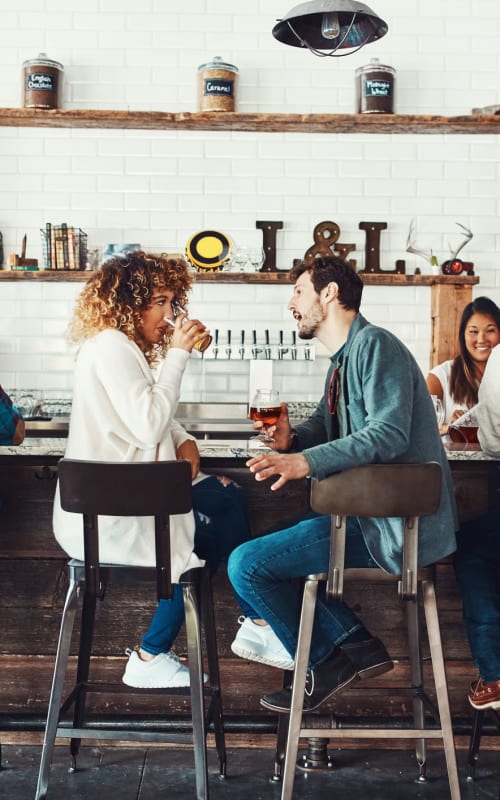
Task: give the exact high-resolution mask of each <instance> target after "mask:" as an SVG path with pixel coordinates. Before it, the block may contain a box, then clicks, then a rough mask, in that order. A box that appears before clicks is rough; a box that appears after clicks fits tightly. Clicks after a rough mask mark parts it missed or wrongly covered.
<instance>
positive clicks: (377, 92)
mask: <svg viewBox="0 0 500 800" xmlns="http://www.w3.org/2000/svg"><path fill="white" fill-rule="evenodd" d="M391 95H392V83H390V82H389V81H377V80H369V79H368V78H367V79H366V81H365V97H390V96H391Z"/></svg>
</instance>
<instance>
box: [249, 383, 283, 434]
mask: <svg viewBox="0 0 500 800" xmlns="http://www.w3.org/2000/svg"><path fill="white" fill-rule="evenodd" d="M280 411H281V406H280V396H279V392H277V391H276V390H275V389H257V391H256V392H255V394H254V396H253V398H252V402H251V403H250V411H249V413H248V416H249V417H250V419H252V420H253V421H254V422H262V424H263V426H264V427H263V428H262V430H261V432H260V434H259V436H258V437H256V441H262V442H264V443H265V442H273V441H274V439H273V437H272V436H269V434H268V432H267V428H269V427H271V426H272V425H276V423H277V421H278V419H279V416H280Z"/></svg>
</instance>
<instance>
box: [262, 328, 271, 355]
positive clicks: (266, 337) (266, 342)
mask: <svg viewBox="0 0 500 800" xmlns="http://www.w3.org/2000/svg"><path fill="white" fill-rule="evenodd" d="M264 352H265V356H266V358H267V359H269V358H271V348H270V346H269V330H268V329H267V328H266V330H265V331H264Z"/></svg>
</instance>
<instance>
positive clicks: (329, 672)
mask: <svg viewBox="0 0 500 800" xmlns="http://www.w3.org/2000/svg"><path fill="white" fill-rule="evenodd" d="M357 678H358V675H357V672H356V667H355V666H354V664H353V663H352V661H351V660H350V659H349V658H348V657H347V656H346V655H345V654H344V653H343V652H342V651H337V652H336V654H335V655H334V656H332V657H331V658H329V659H328V661H324V662H323V664H320V665H319V667H315V669H310V670H309V671H308V673H307V678H306V688H305V693H304V706H303V708H304V711H314V709H315V708H318V706H320V705H321V703H324V702H325V700H328V698H330V697H331V696H332V695H334V694H335V692H338V691H339V690H340V689H343V688H344V687H345V686H347V685H348V684H349V683H352V681H355V680H357ZM291 701H292V691H291V689H288V688H286V689H280V690H279V691H278V692H273V693H272V694H266V695H264V697H262V698H261V701H260V704H261V705H262V706H264V708H269V709H271V711H289V710H290V704H291Z"/></svg>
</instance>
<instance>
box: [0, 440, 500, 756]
mask: <svg viewBox="0 0 500 800" xmlns="http://www.w3.org/2000/svg"><path fill="white" fill-rule="evenodd" d="M65 444H66V440H65V439H38V440H37V439H27V440H25V444H23V445H20V446H18V447H0V476H1V477H0V503H1V506H0V519H1V528H0V614H1V618H2V634H1V645H0V670H1V672H0V674H1V680H0V741H2V742H3V743H7V742H21V743H29V742H38V741H40V736H41V734H40V731H41V730H42V726H43V718H44V715H45V713H46V709H47V700H48V694H49V688H50V680H51V673H52V667H53V659H54V654H55V650H56V644H57V636H58V629H59V623H60V618H61V611H62V603H63V600H64V596H65V592H66V569H65V565H66V561H67V558H66V556H65V554H64V552H63V551H62V550H61V549H60V548H59V546H58V545H57V543H56V541H55V539H54V536H53V534H52V528H51V515H52V501H53V495H54V489H55V484H56V477H57V462H58V460H59V459H60V458H61V457H62V455H63V453H64V447H65ZM199 446H200V452H201V456H202V469H203V470H204V471H205V472H210V473H214V472H215V473H219V474H226V475H229V476H230V477H232V478H233V479H235V480H236V481H237V482H238V483H240V484H241V485H242V486H243V487H244V488H245V491H246V497H247V503H248V511H249V515H250V520H251V529H252V535H253V536H257V535H259V534H260V533H262V532H263V531H265V529H266V528H269V527H270V526H272V525H273V524H276V523H277V522H278V521H280V520H285V519H287V518H290V517H292V516H293V515H295V514H297V513H300V512H301V511H303V510H304V509H306V508H307V506H308V494H309V491H308V488H309V487H308V482H307V481H306V480H303V481H296V482H291V483H289V484H287V486H286V487H284V489H282V490H281V491H280V492H278V493H276V494H275V493H271V492H270V491H269V482H264V483H257V482H256V481H255V479H254V477H253V475H252V474H251V473H250V472H249V470H248V469H247V468H246V467H245V460H246V458H247V457H248V456H247V452H246V445H245V443H244V442H233V441H231V440H226V441H220V442H212V441H211V440H208V441H200V442H199ZM240 446H241V449H240ZM448 455H449V460H450V463H451V467H452V472H453V476H454V481H455V486H456V491H457V498H458V503H459V509H460V515H461V518H462V519H463V520H465V519H470V518H474V517H476V516H478V515H479V514H481V513H483V512H484V511H486V509H487V508H488V506H490V507H496V508H498V507H499V506H500V463H499V462H496V461H492V460H489V459H488V458H487V457H486V456H485V454H484V453H482V452H481V451H480V450H479V447H478V446H475V445H466V446H458V445H451V447H450V448H449V451H448ZM108 591H110V592H113V595H114V597H113V598H112V601H111V602H109V603H105V604H103V605H102V607H99V608H98V616H97V626H96V636H95V648H94V652H95V653H96V657H95V660H94V663H95V665H96V668H97V670H98V673H99V674H100V676H101V677H104V676H105V677H106V679H109V680H117V681H118V682H119V681H120V677H121V674H122V672H123V668H124V664H125V660H126V656H125V655H124V650H125V648H126V647H133V646H134V645H136V644H137V643H138V642H139V640H140V637H141V634H142V633H143V631H144V630H145V629H146V627H147V625H148V624H149V621H150V618H151V615H152V612H153V610H154V607H155V597H154V595H152V594H149V593H148V592H147V590H146V589H145V588H144V587H143V586H142V587H141V586H139V585H138V586H136V587H134V586H132V587H128V588H127V589H125V588H124V587H110V588H109V590H108ZM214 591H215V603H216V619H217V630H218V645H219V655H220V664H221V675H222V689H223V700H224V709H225V713H226V716H227V720H228V730H229V742H230V743H231V744H232V745H234V746H238V744H240V743H241V744H244V745H245V746H251V745H252V744H254V745H258V746H265V745H269V746H272V745H273V744H274V733H273V731H274V726H275V721H276V718H275V715H273V714H271V713H270V712H266V711H264V709H262V708H261V706H260V704H259V699H260V697H261V695H262V694H264V693H266V692H269V691H273V690H274V689H278V688H280V686H281V681H282V673H281V671H280V670H275V669H272V668H270V667H266V666H263V665H259V664H256V663H252V662H247V661H245V660H242V659H240V658H238V657H236V656H234V655H233V654H232V652H231V649H230V645H231V642H232V639H233V638H234V635H235V632H236V630H237V628H238V616H239V615H240V613H241V612H240V610H239V608H238V606H237V604H236V603H235V601H234V599H233V596H232V592H231V588H230V586H229V582H228V580H227V576H226V574H225V569H223V568H222V569H221V570H220V571H219V574H218V575H217V576H216V578H215V580H214ZM351 591H353V590H351V589H349V590H348V592H346V600H347V602H349V603H350V604H351V605H353V606H354V607H355V609H356V612H357V613H358V614H359V615H360V616H361V617H362V619H363V620H364V621H365V623H366V625H367V627H368V629H369V630H371V631H372V632H373V633H374V634H375V635H377V636H380V638H381V639H382V640H383V641H384V643H385V645H386V646H387V649H388V651H389V653H390V654H391V656H392V657H393V658H394V660H395V662H396V669H395V671H394V672H392V673H390V674H389V677H388V676H386V675H384V676H381V677H379V678H375V679H373V680H372V681H365V682H363V683H359V684H357V685H356V684H354V686H353V687H352V688H351V687H349V688H348V689H347V690H346V691H345V692H342V693H340V694H339V695H338V696H337V698H336V699H335V706H334V707H335V709H336V710H337V711H338V712H339V713H345V714H347V715H350V716H359V715H363V714H377V715H380V716H391V717H392V716H394V715H405V714H407V713H408V709H407V708H406V707H405V701H404V700H403V698H402V699H401V703H398V701H397V698H396V700H395V699H394V697H392V698H391V700H390V703H389V702H388V700H387V697H386V696H385V694H384V686H385V683H386V681H387V682H388V683H389V682H392V683H398V682H399V679H401V683H402V682H403V679H404V678H405V677H406V676H407V673H408V665H407V662H406V658H405V657H404V654H405V652H406V648H405V645H404V620H403V611H402V609H399V608H398V606H397V604H395V603H394V602H393V599H392V598H391V600H390V601H389V600H387V596H384V593H385V592H386V591H387V592H392V591H393V589H392V588H390V587H387V589H385V587H384V588H381V589H380V590H377V596H376V598H375V599H374V596H373V588H368V589H367V590H366V592H365V591H364V590H363V588H362V587H361V588H360V587H359V586H357V587H356V589H355V590H354V592H355V594H353V596H350V593H351ZM437 594H438V603H439V609H440V620H441V628H442V634H443V640H444V649H445V657H446V669H447V674H448V681H449V689H450V700H451V706H452V714H453V717H454V720H456V721H458V722H460V723H461V722H463V721H464V720H465V725H467V724H468V723H470V720H471V709H470V707H469V705H468V703H467V699H466V693H467V688H468V684H469V682H470V681H471V680H472V679H473V678H474V677H475V674H476V670H475V667H474V665H473V664H472V662H471V658H470V653H469V649H468V645H467V641H466V637H465V632H464V628H463V625H462V619H461V601H460V597H459V595H458V591H457V587H456V584H455V579H454V574H453V568H452V565H451V561H450V559H446V560H445V561H443V562H440V563H439V564H438V565H437ZM74 648H75V644H74ZM176 650H177V652H178V654H179V655H180V656H183V655H185V653H186V644H185V639H184V635H183V634H181V635H180V637H179V638H178V640H177V642H176ZM72 652H73V653H74V652H76V650H75V649H73V651H72ZM72 660H73V662H74V660H75V659H74V657H73V659H72ZM428 685H429V686H430V685H431V680H430V674H429V681H428ZM91 700H92V701H93V703H94V704H93V705H91V706H90V707H91V708H92V710H94V711H95V712H96V713H103V714H104V713H105V714H117V715H120V714H122V715H123V714H127V715H130V714H137V715H138V716H140V715H141V714H145V713H153V712H154V711H155V710H157V708H158V698H157V697H156V698H155V697H147V696H145V695H142V696H136V697H130V696H125V695H119V694H118V695H112V696H111V697H108V698H105V699H103V698H102V697H99V696H97V697H96V698H95V702H94V698H91ZM172 703H173V705H172V706H171V707H172V708H173V709H174V710H175V711H176V712H178V713H179V714H182V713H183V711H184V712H185V698H182V697H177V698H172ZM169 704H170V699H169ZM231 723H233V728H232V727H231ZM231 730H233V732H232V733H231ZM239 731H244V732H243V733H241V732H239ZM490 738H495V737H490ZM465 742H466V738H465V737H462V738H461V737H460V736H459V737H458V738H457V743H458V744H459V745H460V744H465ZM361 746H363V745H361ZM365 746H368V745H365Z"/></svg>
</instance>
